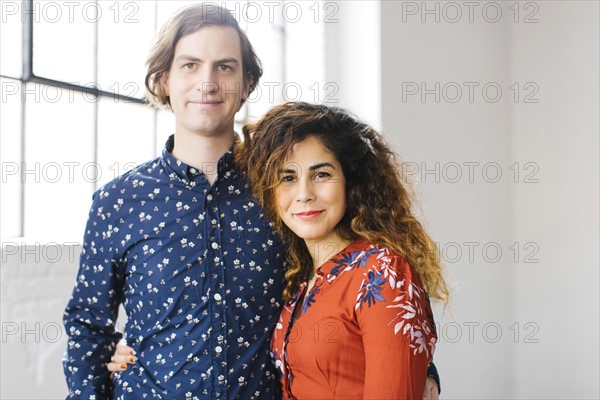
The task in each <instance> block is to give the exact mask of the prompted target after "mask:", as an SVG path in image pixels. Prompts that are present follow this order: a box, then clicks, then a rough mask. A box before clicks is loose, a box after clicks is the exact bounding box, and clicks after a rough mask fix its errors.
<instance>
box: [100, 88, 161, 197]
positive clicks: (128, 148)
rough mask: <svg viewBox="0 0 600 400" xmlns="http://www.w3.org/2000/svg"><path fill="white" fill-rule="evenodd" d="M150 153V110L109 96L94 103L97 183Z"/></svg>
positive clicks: (136, 163) (108, 179)
mask: <svg viewBox="0 0 600 400" xmlns="http://www.w3.org/2000/svg"><path fill="white" fill-rule="evenodd" d="M153 156H154V112H153V110H152V109H151V108H150V107H149V106H147V105H141V104H129V103H124V102H122V101H119V102H115V101H114V100H112V99H102V100H100V102H99V103H98V171H99V173H101V176H100V175H99V180H98V187H99V186H100V185H103V184H105V183H107V182H109V181H111V180H112V179H114V178H116V177H117V176H119V175H121V174H123V173H125V172H126V171H128V170H130V169H132V168H133V167H135V166H136V165H138V164H141V163H144V162H146V161H150V160H151V159H152V158H153Z"/></svg>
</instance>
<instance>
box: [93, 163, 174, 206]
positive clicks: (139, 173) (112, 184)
mask: <svg viewBox="0 0 600 400" xmlns="http://www.w3.org/2000/svg"><path fill="white" fill-rule="evenodd" d="M161 164H162V163H161V157H157V158H154V159H152V160H150V161H146V162H144V163H142V164H138V165H136V166H135V167H133V168H131V169H130V170H128V171H126V172H124V173H123V174H121V175H119V176H117V177H116V178H114V179H112V180H111V181H109V182H108V183H105V184H104V185H102V186H101V187H100V188H98V189H97V190H96V192H95V193H94V199H101V198H104V197H107V195H108V194H109V193H111V192H123V191H127V190H131V189H132V188H134V189H136V190H140V191H143V190H144V189H149V190H152V189H151V187H152V185H153V183H155V182H158V181H160V179H161V176H162V174H163V171H162V168H163V167H162V165H161Z"/></svg>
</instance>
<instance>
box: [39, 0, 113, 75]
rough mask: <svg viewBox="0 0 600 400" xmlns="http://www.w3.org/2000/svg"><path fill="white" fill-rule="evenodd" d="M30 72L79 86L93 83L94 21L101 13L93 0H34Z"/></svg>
mask: <svg viewBox="0 0 600 400" xmlns="http://www.w3.org/2000/svg"><path fill="white" fill-rule="evenodd" d="M33 6H34V8H33V17H34V24H33V72H34V73H35V75H37V76H40V77H44V78H50V79H55V80H60V81H66V82H71V83H78V84H81V85H86V84H92V83H93V82H94V79H95V76H94V66H95V60H96V54H95V46H94V37H95V29H96V27H95V26H96V21H99V20H101V19H102V18H109V17H110V16H109V15H102V14H101V11H99V10H100V7H99V6H98V4H97V3H96V2H95V1H76V2H75V1H71V2H68V1H67V2H55V1H48V2H47V1H34V3H33Z"/></svg>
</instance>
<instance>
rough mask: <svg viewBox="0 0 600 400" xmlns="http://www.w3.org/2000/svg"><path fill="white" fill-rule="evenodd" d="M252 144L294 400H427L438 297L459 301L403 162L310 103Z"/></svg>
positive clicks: (281, 352) (284, 371) (258, 127)
mask: <svg viewBox="0 0 600 400" xmlns="http://www.w3.org/2000/svg"><path fill="white" fill-rule="evenodd" d="M243 132H244V138H245V140H244V146H240V147H239V151H238V154H237V156H238V157H237V159H238V163H239V164H240V167H241V168H242V170H244V169H245V170H247V171H248V177H249V179H250V181H251V183H252V187H253V190H254V193H255V194H256V196H257V199H258V201H259V202H260V203H261V204H262V206H263V207H264V208H265V211H266V212H267V214H268V216H269V218H270V219H271V221H273V223H274V224H275V226H276V228H277V230H278V232H279V234H280V235H281V237H282V238H283V241H284V242H285V243H286V245H287V247H288V259H287V263H288V270H287V273H286V276H285V278H286V287H285V290H284V298H285V300H286V304H285V306H284V309H283V310H282V313H281V316H280V319H279V323H278V324H277V327H276V329H275V331H274V334H273V339H272V357H273V359H274V362H275V364H276V366H277V368H278V370H279V371H280V373H281V374H280V379H281V382H282V385H283V394H284V397H285V398H288V399H294V398H295V399H329V398H343V399H352V398H372V399H375V398H376V399H401V398H402V399H405V398H421V397H422V396H423V392H424V387H425V380H426V371H427V366H428V364H429V362H430V361H431V359H432V356H433V351H434V349H435V342H436V334H435V327H434V321H433V315H432V312H431V308H430V306H429V300H428V295H427V294H429V295H430V296H432V297H435V298H437V299H440V300H447V296H448V291H447V288H446V284H445V282H444V280H443V277H442V273H441V267H440V264H439V256H438V251H437V248H436V245H435V243H434V242H433V241H432V240H431V239H430V238H429V236H428V235H427V234H426V232H425V231H424V229H423V227H422V226H421V224H420V223H419V222H418V221H417V220H416V219H415V218H414V216H413V215H412V211H411V199H410V196H409V193H408V191H407V190H406V188H405V187H404V184H403V181H402V177H401V175H400V169H399V166H398V164H397V163H396V161H395V156H394V153H393V152H392V151H391V150H390V148H389V147H388V146H387V145H386V144H385V143H384V140H383V138H382V137H381V135H379V134H378V133H377V132H375V131H374V130H373V129H372V128H371V127H369V126H368V125H366V124H363V123H361V122H359V121H357V120H356V119H355V118H353V117H352V116H350V115H349V114H348V113H346V112H345V111H343V110H341V109H337V108H329V107H326V106H321V105H312V104H307V103H286V104H283V105H281V106H277V107H275V108H274V109H272V110H271V111H270V112H269V113H267V114H266V115H265V116H264V117H263V118H262V119H261V120H260V121H258V122H257V123H256V124H253V125H248V126H246V127H244V130H243ZM109 366H110V365H109ZM117 370H118V369H117Z"/></svg>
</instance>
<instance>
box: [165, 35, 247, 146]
mask: <svg viewBox="0 0 600 400" xmlns="http://www.w3.org/2000/svg"><path fill="white" fill-rule="evenodd" d="M161 85H162V86H163V88H164V90H165V93H166V94H167V95H168V96H170V100H171V108H172V109H173V113H174V114H175V120H176V132H177V133H179V134H182V133H183V134H197V135H202V136H219V135H226V134H227V135H228V134H231V133H233V118H234V116H235V113H236V112H237V111H238V110H239V108H240V104H241V101H242V99H246V97H248V88H247V85H245V84H244V74H243V65H242V52H241V47H240V38H239V36H238V34H237V32H236V30H235V29H234V28H232V27H229V26H219V25H213V26H206V27H203V28H200V29H199V30H198V31H196V32H194V33H192V34H190V35H188V36H184V37H182V38H181V39H180V40H179V42H178V43H177V46H176V47H175V55H174V57H173V62H172V64H171V68H170V69H169V71H168V72H167V73H164V74H163V76H162V77H161Z"/></svg>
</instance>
